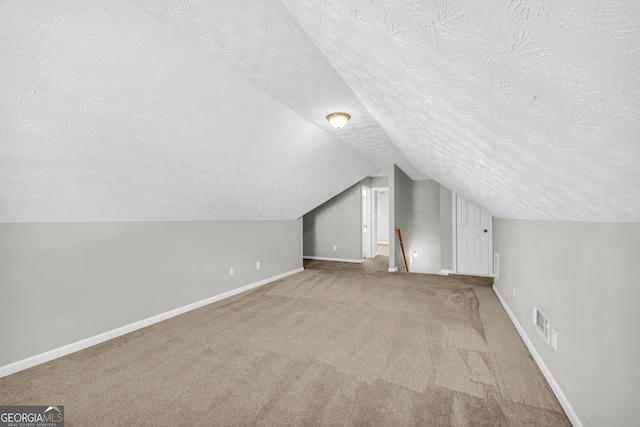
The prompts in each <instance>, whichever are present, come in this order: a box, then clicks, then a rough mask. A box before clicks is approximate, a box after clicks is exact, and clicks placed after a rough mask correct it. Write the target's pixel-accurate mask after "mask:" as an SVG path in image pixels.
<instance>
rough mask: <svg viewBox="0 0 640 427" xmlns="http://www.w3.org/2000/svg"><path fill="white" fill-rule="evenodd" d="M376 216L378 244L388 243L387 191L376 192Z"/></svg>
mask: <svg viewBox="0 0 640 427" xmlns="http://www.w3.org/2000/svg"><path fill="white" fill-rule="evenodd" d="M376 215H377V219H376V227H377V239H378V243H389V191H385V192H384V193H382V192H377V197H376Z"/></svg>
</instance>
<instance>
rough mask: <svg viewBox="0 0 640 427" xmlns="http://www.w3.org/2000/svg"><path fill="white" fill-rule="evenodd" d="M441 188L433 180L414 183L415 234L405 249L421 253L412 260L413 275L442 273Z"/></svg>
mask: <svg viewBox="0 0 640 427" xmlns="http://www.w3.org/2000/svg"><path fill="white" fill-rule="evenodd" d="M440 187H441V185H440V184H439V183H438V182H436V181H434V180H432V179H428V180H419V181H413V232H412V234H411V247H407V248H406V249H407V251H410V250H411V249H413V250H415V251H417V253H418V256H416V257H412V258H410V261H409V262H410V264H411V268H410V271H411V272H413V273H432V274H439V273H440V269H441V268H440V265H441V261H440V258H441V256H440V251H441V244H440Z"/></svg>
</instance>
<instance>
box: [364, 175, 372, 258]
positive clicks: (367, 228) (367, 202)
mask: <svg viewBox="0 0 640 427" xmlns="http://www.w3.org/2000/svg"><path fill="white" fill-rule="evenodd" d="M372 256H373V255H372V253H371V187H367V186H366V185H363V186H362V257H363V258H371V257H372Z"/></svg>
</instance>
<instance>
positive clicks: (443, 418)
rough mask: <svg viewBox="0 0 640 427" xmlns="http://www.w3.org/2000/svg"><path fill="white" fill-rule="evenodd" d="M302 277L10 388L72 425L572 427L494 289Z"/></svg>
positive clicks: (343, 267) (386, 278)
mask: <svg viewBox="0 0 640 427" xmlns="http://www.w3.org/2000/svg"><path fill="white" fill-rule="evenodd" d="M387 262H388V261H387V259H386V258H384V257H377V258H376V259H375V260H367V261H366V262H365V263H363V264H361V265H358V264H347V263H329V262H321V261H309V262H305V267H306V270H305V271H304V272H302V273H300V274H296V275H294V276H290V277H288V278H285V279H283V280H279V281H277V282H274V283H271V284H269V285H265V286H263V287H260V288H257V289H255V290H253V291H250V292H246V293H244V294H241V295H237V296H235V297H232V298H229V299H226V300H224V301H220V302H218V303H215V304H212V305H209V306H206V307H203V308H201V309H198V310H195V311H192V312H190V313H187V314H184V315H181V316H178V317H175V318H173V319H170V320H167V321H164V322H161V323H158V324H156V325H153V326H150V327H148V328H145V329H142V330H139V331H137V332H134V333H131V334H128V335H125V336H123V337H120V338H117V339H114V340H111V341H109V342H106V343H103V344H101V345H97V346H94V347H92V348H89V349H86V350H84V351H80V352H77V353H74V354H72V355H69V356H66V357H63V358H60V359H57V360H54V361H52V362H49V363H46V364H43V365H40V366H37V367H35V368H32V369H28V370H25V371H22V372H19V373H17V374H14V375H11V376H8V377H5V378H1V379H0V405H52V404H57V405H64V406H65V415H66V425H67V426H68V427H69V426H116V425H117V426H159V425H163V426H190V425H203V426H214V425H216V426H247V425H255V426H261V425H270V426H296V425H308V426H312V425H326V426H334V425H361V426H364V425H380V426H411V425H414V426H527V427H530V426H545V427H546V426H569V425H570V423H569V421H568V419H567V417H566V416H565V414H564V412H563V411H562V408H561V407H560V405H559V403H558V401H557V400H556V398H555V396H554V395H553V393H552V391H551V389H550V388H549V386H548V384H547V383H546V382H545V379H544V377H543V376H542V374H541V373H540V371H539V370H538V368H537V366H536V364H535V362H534V361H533V359H532V358H531V356H530V354H529V353H528V351H527V349H526V348H525V346H524V344H523V342H522V341H521V339H520V337H519V336H518V333H517V332H516V330H515V328H514V327H513V325H512V324H511V322H510V320H509V318H508V317H507V314H506V313H505V312H504V310H503V309H502V307H501V305H500V303H499V301H498V299H497V298H496V296H495V295H494V293H493V291H492V290H491V288H490V287H487V286H486V285H477V284H473V283H471V284H470V283H465V281H462V280H459V279H458V278H455V277H445V276H436V275H425V274H411V273H395V274H392V273H387V272H386V271H385V270H386V268H387V266H386V264H387Z"/></svg>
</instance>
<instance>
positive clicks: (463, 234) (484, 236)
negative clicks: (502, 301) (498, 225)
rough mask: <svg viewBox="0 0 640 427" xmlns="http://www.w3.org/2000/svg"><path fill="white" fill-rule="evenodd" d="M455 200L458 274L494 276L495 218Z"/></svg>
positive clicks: (469, 203)
mask: <svg viewBox="0 0 640 427" xmlns="http://www.w3.org/2000/svg"><path fill="white" fill-rule="evenodd" d="M455 197H456V222H455V224H456V225H455V228H456V229H455V247H456V254H455V255H456V257H455V262H456V264H457V265H456V272H457V273H459V274H476V275H482V276H488V275H490V274H491V273H492V272H491V270H492V266H493V265H492V257H491V253H492V252H491V250H492V248H491V246H492V239H491V236H492V233H493V230H492V222H493V221H492V217H491V215H489V214H488V213H487V212H486V211H485V210H483V209H481V208H480V207H478V206H476V205H475V204H473V203H471V202H469V201H468V200H465V199H463V198H462V197H460V196H459V195H457V194H456V195H455Z"/></svg>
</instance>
